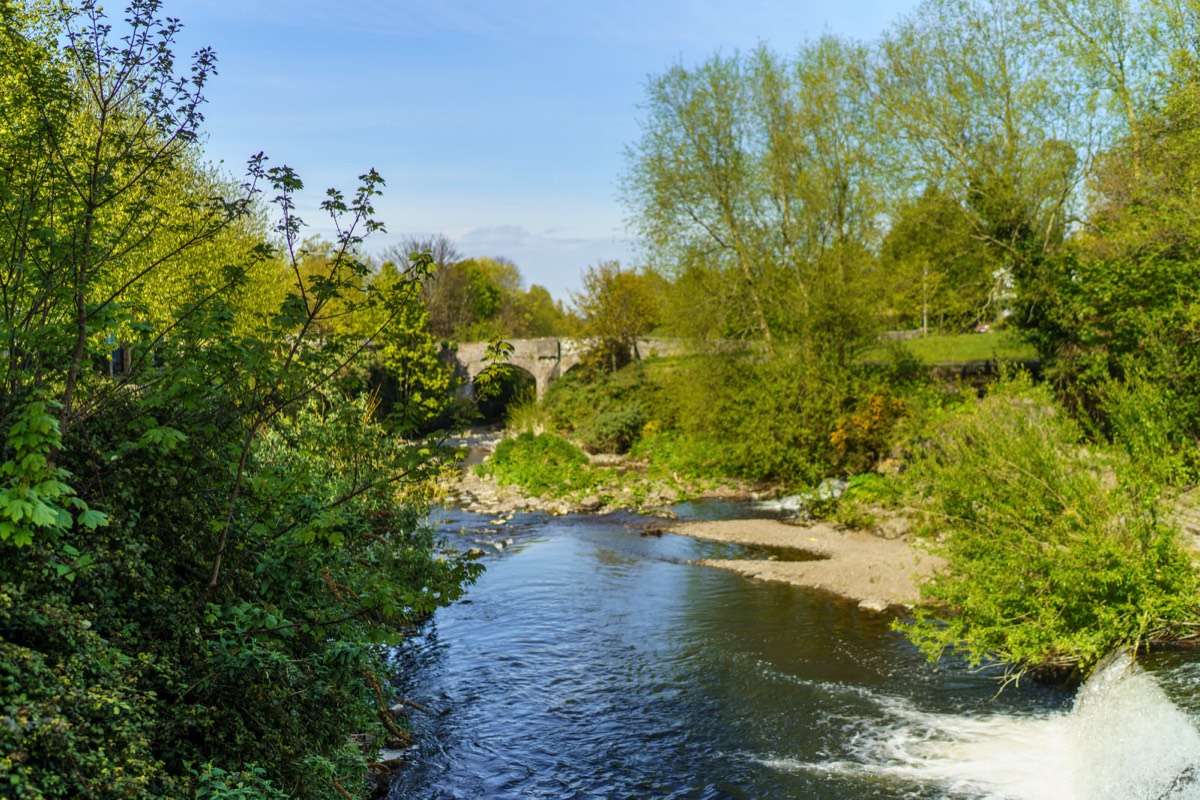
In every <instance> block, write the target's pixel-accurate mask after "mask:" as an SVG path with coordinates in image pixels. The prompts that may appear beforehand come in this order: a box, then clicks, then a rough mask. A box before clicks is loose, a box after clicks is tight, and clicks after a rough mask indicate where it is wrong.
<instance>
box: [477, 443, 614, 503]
mask: <svg viewBox="0 0 1200 800" xmlns="http://www.w3.org/2000/svg"><path fill="white" fill-rule="evenodd" d="M481 471H482V472H484V473H485V474H490V475H493V476H494V477H495V478H496V482H497V483H499V484H500V485H501V486H510V485H513V484H515V485H517V486H520V487H521V489H522V490H524V491H525V492H528V493H529V494H532V495H536V496H538V497H543V496H548V497H562V496H563V495H566V494H570V493H572V492H578V491H583V490H588V489H591V488H593V487H595V486H596V485H597V484H598V482H599V477H600V476H598V475H597V474H596V473H595V472H594V471H593V470H592V469H591V467H590V466H589V465H588V459H587V456H586V455H584V454H583V451H582V450H580V449H579V448H578V447H576V446H575V445H573V444H571V443H570V442H568V441H567V440H566V439H564V438H562V437H561V436H555V435H554V434H549V433H543V434H541V435H538V436H534V435H533V434H531V433H522V434H520V435H519V436H517V437H515V438H512V439H505V440H504V441H502V442H500V444H498V445H496V452H495V453H494V454H493V455H492V457H491V458H490V459H488V461H487V463H485V464H483V465H482V468H481Z"/></svg>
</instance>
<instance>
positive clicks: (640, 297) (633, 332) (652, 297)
mask: <svg viewBox="0 0 1200 800" xmlns="http://www.w3.org/2000/svg"><path fill="white" fill-rule="evenodd" d="M664 287H665V281H664V280H663V279H662V278H661V277H660V276H658V275H656V274H654V273H652V272H648V271H638V270H636V269H634V270H622V269H621V265H620V263H618V262H616V261H605V262H601V263H600V264H597V265H596V266H594V267H588V269H587V270H586V271H585V272H584V274H583V291H581V292H579V293H578V294H575V295H573V297H572V299H573V300H574V303H575V306H576V307H577V308H578V309H579V312H580V314H581V315H582V317H583V325H582V330H581V332H582V333H583V335H585V336H588V337H590V338H592V339H593V340H595V346H594V347H593V352H592V353H590V354H589V357H588V359H587V360H588V362H589V363H590V365H591V366H592V368H593V369H596V368H598V369H601V370H607V371H609V372H616V371H617V369H618V368H619V367H623V366H625V364H627V363H629V360H630V359H631V358H632V357H634V356H635V355H637V352H636V351H637V340H638V338H639V337H642V336H645V335H646V334H648V333H649V332H650V331H652V330H653V329H654V327H655V326H656V325H657V324H658V319H659V316H660V307H661V305H662V295H663V293H664V292H663V289H664Z"/></svg>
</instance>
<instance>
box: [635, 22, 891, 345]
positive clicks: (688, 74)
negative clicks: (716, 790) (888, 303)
mask: <svg viewBox="0 0 1200 800" xmlns="http://www.w3.org/2000/svg"><path fill="white" fill-rule="evenodd" d="M866 56H867V51H866V50H865V49H864V48H862V47H860V46H858V45H855V44H852V43H849V42H844V41H842V40H838V39H835V38H832V37H824V38H822V39H820V40H818V41H817V42H815V43H812V44H809V45H806V46H805V47H803V48H802V49H801V50H800V51H799V52H798V53H797V55H796V56H795V57H794V58H792V59H789V60H784V59H781V58H779V57H777V56H775V55H774V54H772V53H771V52H770V51H768V50H766V49H765V48H763V49H759V50H758V51H756V52H755V53H754V54H753V56H751V57H749V58H744V57H741V56H734V57H730V58H723V57H714V58H712V59H710V60H708V61H707V62H705V63H704V64H702V65H701V66H699V67H697V68H695V69H687V68H685V67H683V66H676V67H673V68H672V69H670V70H669V71H668V72H667V73H665V74H664V75H662V76H659V77H657V78H654V79H652V80H651V81H650V84H649V86H648V88H647V93H648V99H647V102H646V113H647V118H646V120H645V121H644V122H643V128H644V134H643V136H642V138H641V140H640V141H639V142H638V143H637V144H636V145H635V146H634V147H633V148H631V149H630V150H629V151H628V155H627V158H628V169H627V172H626V176H625V180H624V192H625V199H626V202H627V203H628V204H629V205H630V207H631V210H632V212H633V219H634V225H635V226H636V227H637V228H638V230H639V232H640V233H641V235H642V236H643V238H644V240H645V241H646V243H647V245H648V248H649V252H650V256H651V259H652V263H653V265H654V266H655V268H656V269H659V270H661V271H662V272H663V273H664V274H666V275H669V276H671V277H672V278H674V279H676V281H677V282H682V283H683V284H685V285H688V286H693V285H694V286H703V287H704V289H703V290H701V292H700V295H701V296H702V297H704V298H707V299H706V300H705V301H704V302H705V305H706V308H705V311H706V313H703V314H690V315H686V316H690V317H691V318H693V319H696V320H699V321H703V323H704V325H705V327H706V328H707V329H708V330H709V331H710V332H711V333H712V334H713V335H715V336H717V337H719V338H722V339H728V338H735V339H749V338H752V339H757V340H758V341H760V342H761V343H762V344H763V346H764V347H765V348H766V350H767V351H768V352H773V351H774V350H775V349H776V341H777V340H779V339H781V338H782V339H784V340H786V341H788V342H789V343H791V345H792V346H795V345H797V344H799V345H802V346H805V347H811V348H812V349H813V350H814V352H818V353H821V354H823V355H822V357H824V356H826V355H828V356H830V357H832V358H834V359H835V360H843V361H844V360H845V359H846V358H847V354H848V352H849V350H851V349H853V347H854V346H855V343H856V342H859V341H861V340H863V339H865V338H866V337H867V335H868V333H869V330H870V328H871V321H870V314H869V313H867V311H866V310H867V309H868V308H870V302H862V301H864V300H868V299H871V300H873V297H874V294H875V293H874V291H873V290H870V291H867V290H866V289H865V287H866V286H867V285H868V284H869V282H870V275H871V273H872V271H873V267H874V262H873V255H872V253H873V249H874V247H875V245H876V243H877V238H878V231H877V228H876V220H877V217H878V212H879V204H878V200H879V192H878V188H877V183H876V182H875V180H874V177H873V175H874V173H873V170H872V164H873V163H874V161H875V160H876V159H877V158H878V152H877V151H878V150H879V148H881V147H882V146H883V140H882V139H881V138H880V137H879V135H878V131H877V128H876V125H875V120H874V117H873V114H872V113H871V100H870V96H869V92H868V85H867V84H866V83H865V82H864V80H863V76H864V74H865V65H866V61H865V59H866ZM680 316H685V314H681V315H680ZM693 332H694V330H693Z"/></svg>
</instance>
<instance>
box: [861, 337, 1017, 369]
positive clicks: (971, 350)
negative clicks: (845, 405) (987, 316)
mask: <svg viewBox="0 0 1200 800" xmlns="http://www.w3.org/2000/svg"><path fill="white" fill-rule="evenodd" d="M896 346H897V347H900V348H902V349H903V350H904V351H905V352H906V353H907V354H909V355H910V356H911V357H912V358H913V359H915V360H916V361H917V362H919V363H920V364H930V365H931V364H953V363H962V362H964V361H1020V360H1025V359H1033V358H1037V356H1038V353H1037V350H1036V348H1034V347H1033V345H1031V344H1028V343H1026V342H1025V341H1024V340H1023V339H1022V338H1021V335H1020V333H1018V332H1017V331H1015V330H1013V329H1011V328H1004V329H1002V330H998V331H993V332H991V333H952V334H931V335H929V336H921V337H918V338H915V339H908V340H905V341H903V342H898V343H896ZM887 355H888V353H887V349H886V348H885V347H882V346H877V347H872V348H870V349H869V350H866V351H865V352H864V353H863V354H862V359H863V360H864V361H874V360H879V359H882V358H884V357H886V356H887Z"/></svg>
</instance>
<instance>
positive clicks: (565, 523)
mask: <svg viewBox="0 0 1200 800" xmlns="http://www.w3.org/2000/svg"><path fill="white" fill-rule="evenodd" d="M682 511H683V513H684V514H686V515H689V516H691V517H693V518H695V517H697V516H699V517H703V516H718V515H719V516H744V515H747V513H753V509H749V508H747V507H735V506H731V505H729V504H725V505H720V504H717V505H708V506H690V507H686V508H684V509H682ZM762 513H769V512H766V511H763V512H762ZM442 518H443V523H442V524H443V526H444V530H445V531H446V535H447V539H448V541H449V542H450V544H452V545H456V546H459V547H470V546H476V545H479V546H482V547H484V549H485V550H486V551H487V552H488V553H489V555H488V556H487V557H486V562H487V571H486V573H485V574H484V575H483V577H482V578H481V579H480V580H479V582H478V583H477V584H476V585H475V586H474V587H472V588H471V589H470V590H469V592H468V594H467V597H466V599H464V600H463V601H460V602H459V603H457V604H455V605H453V606H451V607H449V608H446V609H442V610H440V611H438V612H437V614H436V615H435V616H434V617H433V619H431V620H430V621H429V622H428V623H426V625H425V626H424V627H423V628H422V629H421V630H420V632H419V633H418V634H417V635H415V636H413V637H411V638H410V639H409V640H408V641H407V643H406V644H405V645H404V646H402V647H400V648H399V649H398V650H397V651H396V653H395V667H396V672H397V674H398V678H397V680H396V688H397V689H398V691H399V692H400V694H401V696H403V697H405V698H407V699H409V700H412V701H414V702H416V703H418V704H420V705H421V706H423V707H424V708H426V709H428V711H429V712H430V713H428V714H423V713H419V712H413V716H412V723H413V726H414V729H415V733H416V735H417V739H418V744H417V745H416V746H415V747H413V748H412V749H410V750H409V751H407V752H406V753H405V754H404V757H405V758H406V759H408V760H409V762H410V763H409V765H408V766H407V767H406V768H405V769H404V770H402V771H401V772H399V773H398V774H397V775H396V777H395V780H394V783H393V785H392V791H391V794H390V797H391V798H394V799H395V800H399V799H400V798H822V800H836V799H837V798H856V799H857V798H1016V799H1018V800H1041V799H1042V798H1045V799H1046V800H1050V799H1051V798H1054V800H1075V799H1076V798H1078V799H1079V800H1084V799H1085V798H1086V799H1087V800H1093V799H1094V798H1112V799H1113V800H1126V798H1193V797H1200V790H1198V788H1197V784H1196V782H1195V781H1196V779H1197V778H1198V777H1200V774H1198V768H1197V761H1198V760H1200V735H1198V734H1197V732H1196V725H1195V722H1194V720H1195V719H1196V715H1197V712H1198V711H1200V708H1198V707H1196V706H1197V705H1200V703H1198V701H1197V700H1196V698H1197V697H1198V696H1200V692H1197V691H1196V689H1197V686H1198V685H1200V663H1197V662H1195V661H1194V660H1187V659H1183V658H1180V657H1178V656H1175V657H1170V658H1168V657H1159V658H1157V659H1155V660H1152V661H1151V663H1150V668H1149V671H1143V668H1142V667H1138V666H1131V665H1130V664H1129V663H1128V659H1125V658H1117V659H1114V663H1113V664H1111V665H1110V666H1109V667H1108V668H1106V669H1105V670H1102V671H1101V673H1100V674H1099V676H1098V677H1097V678H1096V679H1094V680H1093V681H1092V682H1090V683H1089V684H1088V685H1087V686H1086V687H1084V689H1083V690H1081V691H1080V692H1078V693H1068V692H1064V691H1058V690H1052V689H1048V688H1045V687H1041V686H1038V685H1036V684H1033V683H1032V682H1029V683H1022V684H1021V685H1020V686H1019V687H1015V688H1012V687H1010V688H1008V689H1006V690H1005V691H1004V692H1002V693H1000V694H999V695H998V696H997V688H998V684H997V682H996V679H995V674H994V673H977V672H972V671H970V670H967V669H966V668H965V667H964V666H963V665H961V664H954V663H949V664H942V665H941V666H940V667H938V668H934V667H932V666H930V665H928V664H927V663H925V661H924V659H923V658H922V657H921V656H920V655H919V654H918V653H916V652H915V651H914V650H913V648H912V647H911V646H910V645H909V644H908V643H907V642H906V641H905V640H904V639H903V637H901V636H900V635H899V634H897V633H896V632H894V631H892V630H891V629H890V627H889V622H890V619H889V618H888V617H885V616H883V615H879V614H874V613H870V612H864V611H860V610H858V609H857V608H856V607H855V606H854V605H853V604H850V603H847V602H844V601H840V600H838V599H835V598H832V597H830V596H828V595H824V594H821V593H817V592H810V591H806V590H802V589H796V588H793V587H789V586H785V585H781V584H774V583H765V582H756V581H751V580H748V579H746V578H744V577H741V576H739V575H736V574H733V573H729V572H725V571H720V570H715V569H710V568H705V567H700V566H697V565H694V564H692V563H690V562H691V561H692V560H694V559H698V558H704V557H708V556H713V555H718V556H720V557H731V556H732V557H736V556H737V555H738V554H739V553H744V551H741V550H739V549H738V548H736V547H732V546H730V545H718V544H714V543H707V542H701V541H696V540H692V539H688V538H685V537H681V536H676V535H671V534H665V535H661V536H645V535H642V532H641V528H642V527H644V526H645V524H646V522H647V521H646V520H644V519H637V518H632V517H623V516H618V515H613V516H607V517H587V516H575V517H561V518H553V517H546V516H541V515H517V516H516V517H515V518H513V519H512V520H511V521H507V522H505V523H504V524H503V525H496V524H493V522H494V521H491V520H488V519H487V518H482V517H477V516H474V515H469V514H465V513H462V512H457V511H448V512H445V513H444V514H443V515H442ZM506 542H511V543H509V544H505V543H506ZM497 544H499V545H502V546H503V549H499V548H498V547H497V546H496V545H497ZM1077 698H1078V699H1077Z"/></svg>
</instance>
